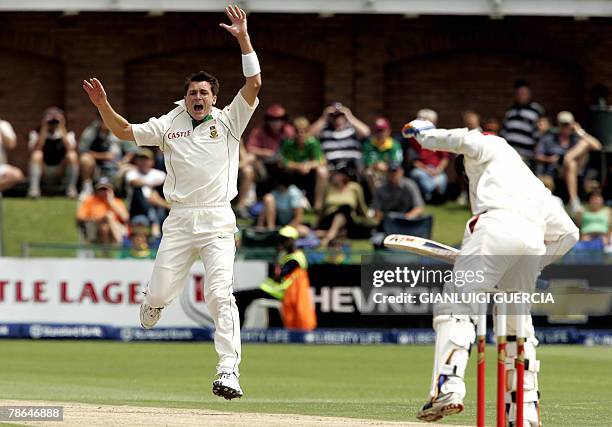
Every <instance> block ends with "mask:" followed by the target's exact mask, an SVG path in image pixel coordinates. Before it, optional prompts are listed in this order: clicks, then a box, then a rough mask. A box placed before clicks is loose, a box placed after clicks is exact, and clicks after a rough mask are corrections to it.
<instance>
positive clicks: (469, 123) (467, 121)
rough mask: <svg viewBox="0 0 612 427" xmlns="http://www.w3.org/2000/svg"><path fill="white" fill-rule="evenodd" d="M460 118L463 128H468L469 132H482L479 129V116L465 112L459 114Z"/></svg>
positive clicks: (468, 111) (471, 111) (470, 111)
mask: <svg viewBox="0 0 612 427" xmlns="http://www.w3.org/2000/svg"><path fill="white" fill-rule="evenodd" d="M461 118H462V119H463V126H465V127H466V128H468V129H469V130H473V129H478V130H482V129H481V128H480V116H479V115H478V113H477V112H476V111H474V110H465V111H464V112H463V113H461Z"/></svg>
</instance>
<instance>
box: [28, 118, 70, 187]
mask: <svg viewBox="0 0 612 427" xmlns="http://www.w3.org/2000/svg"><path fill="white" fill-rule="evenodd" d="M28 145H29V148H30V152H31V154H30V177H29V178H30V188H29V190H28V196H29V197H32V198H38V197H40V182H41V178H44V179H45V180H48V181H51V180H57V179H61V178H66V181H67V185H66V195H67V196H68V197H71V198H74V197H76V196H77V188H76V184H77V180H78V178H79V162H78V156H77V152H76V139H75V136H74V132H72V131H68V130H67V129H66V117H65V116H64V112H63V111H62V110H60V109H59V108H56V107H50V108H47V109H46V110H45V112H44V113H43V118H42V122H41V124H40V128H39V129H38V130H33V131H31V132H30V140H29V143H28Z"/></svg>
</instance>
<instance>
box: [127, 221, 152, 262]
mask: <svg viewBox="0 0 612 427" xmlns="http://www.w3.org/2000/svg"><path fill="white" fill-rule="evenodd" d="M131 228H132V230H131V232H130V245H129V247H128V248H124V250H122V251H121V258H136V259H155V251H152V250H151V247H150V245H149V240H148V232H149V228H148V227H147V226H146V225H141V224H132V226H131Z"/></svg>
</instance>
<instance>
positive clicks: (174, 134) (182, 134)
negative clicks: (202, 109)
mask: <svg viewBox="0 0 612 427" xmlns="http://www.w3.org/2000/svg"><path fill="white" fill-rule="evenodd" d="M190 135H191V131H190V130H179V131H176V132H168V135H167V136H168V139H177V138H184V137H187V136H190Z"/></svg>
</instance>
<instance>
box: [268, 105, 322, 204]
mask: <svg viewBox="0 0 612 427" xmlns="http://www.w3.org/2000/svg"><path fill="white" fill-rule="evenodd" d="M293 126H294V127H295V130H296V136H295V138H289V139H285V140H284V141H283V143H282V145H281V150H280V160H281V164H282V166H283V168H284V170H285V172H286V173H287V174H288V175H289V176H290V177H291V181H292V182H293V183H294V184H295V185H296V186H297V187H298V188H300V189H305V190H306V192H307V194H309V195H310V196H311V197H310V198H311V200H312V201H313V207H314V209H315V211H320V210H321V208H322V207H323V194H324V193H323V192H324V191H325V184H326V183H327V179H328V178H329V172H328V171H327V165H326V162H325V157H324V156H323V152H322V151H321V144H320V142H319V140H318V139H317V138H315V137H314V136H309V135H308V128H309V127H310V123H309V122H308V119H307V118H306V117H298V118H296V119H295V120H294V121H293Z"/></svg>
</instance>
